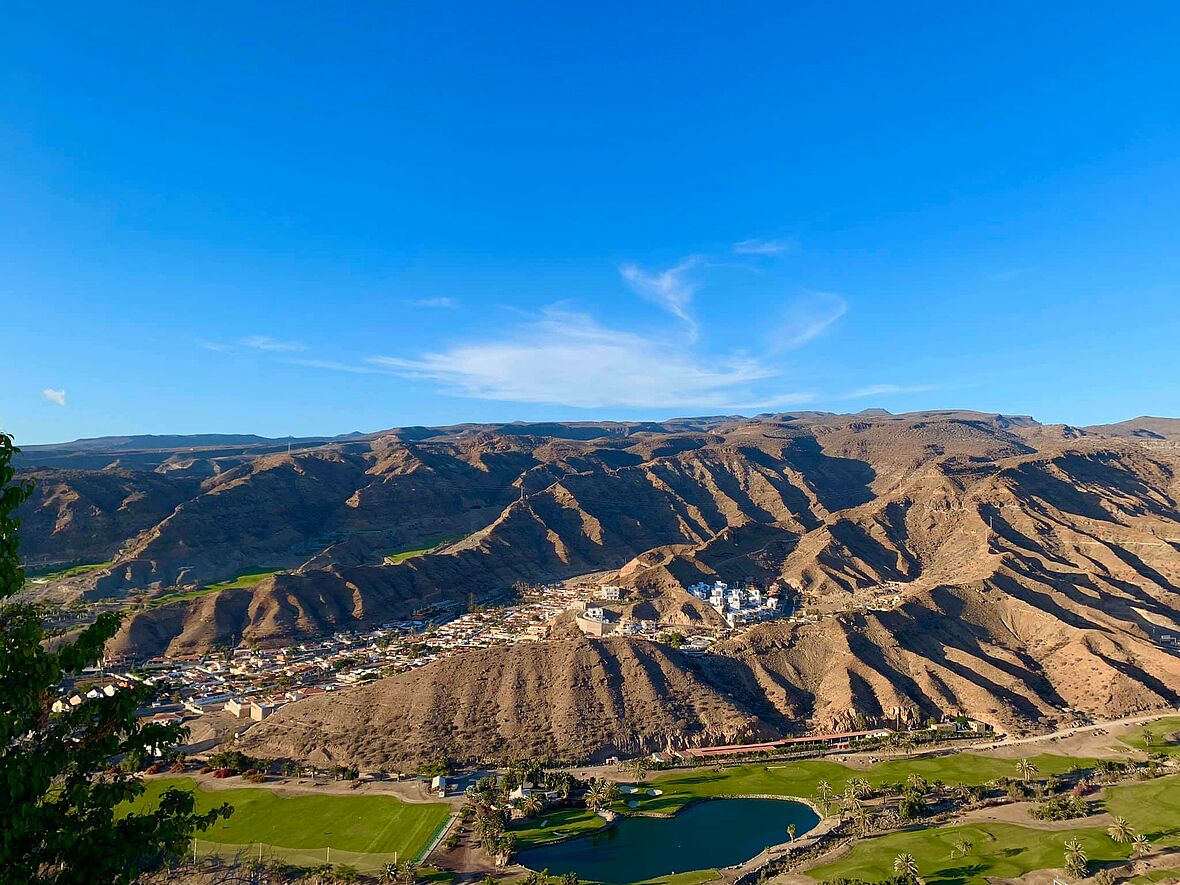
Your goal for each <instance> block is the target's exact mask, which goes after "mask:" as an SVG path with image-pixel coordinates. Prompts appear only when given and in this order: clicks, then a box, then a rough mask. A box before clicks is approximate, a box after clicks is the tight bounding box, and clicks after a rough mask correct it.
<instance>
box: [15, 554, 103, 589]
mask: <svg viewBox="0 0 1180 885" xmlns="http://www.w3.org/2000/svg"><path fill="white" fill-rule="evenodd" d="M110 564H111V560H109V559H108V560H107V561H106V562H90V563H86V564H84V565H72V566H70V567H69V568H64V569H61V570H60V571H53V572H31V571H30V572H25V582H26V583H30V582H32V581H36V582H37V583H39V584H49V583H52V582H53V581H60V580H61V579H63V578H76V577H77V576H78V575H84V574H86V573H87V572H92V571H95V570H96V569H100V568H106V567H107V566H108V565H110Z"/></svg>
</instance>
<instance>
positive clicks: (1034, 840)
mask: <svg viewBox="0 0 1180 885" xmlns="http://www.w3.org/2000/svg"><path fill="white" fill-rule="evenodd" d="M1105 805H1106V810H1108V811H1109V812H1110V813H1111V814H1115V815H1121V816H1122V817H1125V818H1126V819H1127V820H1128V822H1130V824H1131V826H1132V827H1134V829H1135V831H1136V832H1138V833H1144V834H1145V835H1147V836H1148V837H1149V838H1150V839H1151V841H1152V844H1153V845H1154V846H1156V847H1176V846H1180V775H1172V776H1170V777H1166V778H1159V779H1157V780H1154V781H1147V782H1144V783H1137V784H1125V785H1122V786H1118V787H1111V788H1109V789H1108V795H1107V798H1106V802H1105ZM963 838H966V839H969V840H971V842H972V844H973V848H972V850H971V851H969V852H968V853H967V855H966V857H956V858H955V859H954V860H952V859H951V856H950V854H951V850H952V849H953V848H954V843H955V842H956V841H958V840H960V839H963ZM1070 838H1077V839H1078V840H1079V841H1081V843H1082V844H1083V846H1085V849H1086V856H1087V857H1088V858H1089V859H1090V861H1091V862H1092V863H1096V864H1102V863H1106V862H1112V861H1118V860H1123V859H1125V858H1126V857H1127V856H1128V855H1129V854H1130V846H1128V845H1119V844H1117V843H1116V842H1114V840H1112V839H1111V838H1110V836H1108V835H1107V833H1106V830H1105V829H1104V828H1102V827H1086V828H1083V829H1067V830H1056V831H1046V830H1038V829H1033V828H1031V827H1022V826H1018V825H1016V824H990V823H989V824H977V825H965V826H951V827H942V828H937V829H928V830H917V831H913V832H905V833H892V834H889V835H885V836H878V837H876V838H872V839H865V840H864V841H862V842H859V843H857V845H856V846H855V847H854V848H853V849H852V851H851V852H850V853H849V854H848V855H847V856H846V857H844V858H842V859H841V860H838V861H835V862H833V863H829V864H824V865H822V866H819V867H816V868H815V869H813V870H809V871H808V875H809V876H811V877H812V878H815V879H819V880H826V879H835V878H838V877H842V876H847V877H853V878H858V879H882V878H885V877H887V876H890V875H892V874H893V858H895V857H896V856H897V855H898V854H902V853H908V854H912V855H913V856H914V859H915V860H916V861H917V863H918V871H919V874H920V875H921V876H922V877H923V878H924V879H925V880H926V882H927V883H929V885H939V883H942V885H965V883H972V882H983V881H984V879H985V877H987V876H1001V877H1013V876H1020V875H1023V874H1024V873H1027V872H1030V871H1032V870H1040V869H1046V868H1050V867H1060V866H1062V864H1063V863H1064V849H1063V847H1062V846H1063V845H1064V843H1065V840H1066V839H1070Z"/></svg>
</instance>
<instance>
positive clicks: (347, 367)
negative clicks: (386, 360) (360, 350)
mask: <svg viewBox="0 0 1180 885" xmlns="http://www.w3.org/2000/svg"><path fill="white" fill-rule="evenodd" d="M282 362H286V363H290V364H291V365H293V366H307V367H308V368H311V369H331V370H333V371H334V372H351V373H352V374H354V375H388V374H389V372H388V371H386V370H384V369H382V368H380V367H379V366H375V365H366V364H364V363H342V362H340V361H338V360H321V359H289V360H282Z"/></svg>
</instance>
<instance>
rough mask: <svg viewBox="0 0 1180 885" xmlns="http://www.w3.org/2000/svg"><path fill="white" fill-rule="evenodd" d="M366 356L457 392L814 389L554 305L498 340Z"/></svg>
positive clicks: (693, 397)
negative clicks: (415, 353) (782, 383)
mask: <svg viewBox="0 0 1180 885" xmlns="http://www.w3.org/2000/svg"><path fill="white" fill-rule="evenodd" d="M367 363H368V364H369V365H372V366H376V367H379V368H381V369H383V370H385V371H388V372H390V373H392V374H396V375H400V376H402V377H406V378H411V379H416V380H424V381H428V382H432V383H434V384H438V385H440V386H441V387H442V388H443V390H444V391H445V392H447V393H450V394H452V395H455V396H462V397H468V398H472V399H486V400H501V401H507V402H521V403H543V404H550V405H564V406H572V407H577V408H604V407H609V406H613V407H624V408H627V407H630V408H677V409H679V408H706V409H726V410H728V409H760V408H774V407H776V406H780V405H797V404H799V403H802V402H807V401H809V400H810V399H812V398H813V395H812V394H810V393H807V392H778V393H775V394H772V395H768V396H764V397H759V396H757V395H755V394H754V393H752V392H751V390H752V387H753V386H757V384H758V383H759V382H762V383H765V382H767V381H768V380H770V379H772V378H774V377H776V375H777V372H776V371H774V370H773V369H771V368H769V367H768V366H766V365H765V364H763V363H761V362H760V361H758V360H755V359H751V358H749V357H742V356H733V357H729V358H724V359H719V360H712V361H706V360H702V359H699V358H697V357H696V356H694V355H693V354H692V353H689V352H686V351H684V350H683V349H679V348H674V347H671V346H669V345H668V344H667V343H665V342H663V341H661V340H660V339H658V338H655V337H652V336H647V335H643V334H641V333H638V332H631V331H623V330H618V329H610V328H607V327H604V326H602V325H600V324H599V323H598V322H596V321H595V320H594V319H593V318H591V317H589V316H587V315H585V314H580V313H571V312H568V311H565V310H561V309H558V308H550V309H548V310H546V311H544V312H543V313H542V315H541V317H540V319H538V320H537V321H535V322H533V323H530V324H527V325H526V326H524V327H522V328H520V329H518V330H517V331H516V332H515V333H514V334H512V335H510V336H507V337H504V338H502V339H499V340H490V341H482V342H475V343H467V344H458V345H455V346H453V347H450V348H448V349H446V350H442V351H438V352H433V353H426V354H423V355H422V356H420V357H418V358H416V359H405V358H401V357H390V356H379V357H372V358H370V359H369V360H367Z"/></svg>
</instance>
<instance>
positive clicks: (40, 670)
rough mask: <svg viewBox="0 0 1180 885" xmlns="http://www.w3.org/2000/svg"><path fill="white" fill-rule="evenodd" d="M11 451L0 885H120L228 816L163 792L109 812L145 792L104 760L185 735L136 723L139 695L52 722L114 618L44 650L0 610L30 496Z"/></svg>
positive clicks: (33, 622) (13, 587) (12, 611)
mask: <svg viewBox="0 0 1180 885" xmlns="http://www.w3.org/2000/svg"><path fill="white" fill-rule="evenodd" d="M16 451H18V450H17V449H16V448H15V447H14V446H13V444H12V438H11V437H10V436H8V435H7V434H4V433H0V809H3V813H2V814H0V883H4V885H7V883H18V882H19V883H27V882H46V883H51V885H74V883H78V885H82V883H86V885H123V883H128V882H131V881H132V880H133V879H134V878H135V877H136V875H137V874H138V873H139V872H140V871H141V870H142V869H144V867H145V866H149V865H151V864H153V863H158V862H160V861H161V860H165V859H167V858H169V857H170V856H176V855H181V854H183V853H184V852H185V849H186V847H187V845H188V842H189V840H190V838H191V837H192V835H193V833H195V832H197V831H200V830H203V829H205V828H206V827H208V826H209V825H210V824H212V823H213V822H214V821H215V820H217V819H218V818H219V817H225V816H228V814H229V808H228V807H226V806H222V807H221V808H219V809H215V810H213V811H210V812H207V813H204V814H197V813H196V812H195V799H194V796H193V795H192V794H191V793H187V792H183V791H180V790H168V791H167V792H165V793H164V794H163V797H162V798H161V800H160V802H159V805H158V807H157V808H156V809H155V810H153V811H150V812H144V813H137V814H128V813H125V812H126V810H127V809H126V808H124V809H123V810H122V811H120V810H119V806H120V805H121V804H122V803H124V802H126V801H128V800H130V799H134V798H135V797H137V796H139V795H140V794H141V793H143V790H144V787H143V783H142V781H140V780H139V778H138V777H136V776H135V775H134V774H133V773H130V772H127V771H124V770H123V769H122V767H120V766H118V765H115V764H114V762H115V761H116V760H118V759H121V758H130V759H143V758H146V757H147V756H148V755H150V754H151V753H152V752H153V751H154V752H161V751H164V750H167V749H169V748H171V747H174V746H175V745H176V744H177V743H178V742H179V741H180V740H181V739H182V738H183V737H184V735H185V730H184V729H183V728H181V727H180V726H176V725H160V724H146V725H140V724H139V722H138V721H137V719H136V716H135V711H136V709H137V708H138V707H139V706H140V704H141V703H143V702H144V700H146V698H147V696H148V694H149V693H150V692H149V690H148V689H147V688H143V689H139V688H136V689H124V690H121V691H116V692H115V693H114V696H113V697H108V696H106V695H105V694H101V693H100V695H99V696H98V697H97V698H93V699H87V700H85V701H84V702H83V703H81V704H79V705H78V706H76V707H71V708H70V709H69V710H68V711H66V712H64V713H60V714H57V713H53V712H52V710H51V706H52V704H53V702H54V699H55V697H56V690H57V688H58V686H59V685H60V684H61V683H62V680H63V679H65V678H67V677H69V676H73V675H76V674H79V673H81V672H82V670H83V669H85V668H86V667H89V666H91V665H93V664H94V663H96V662H97V661H98V660H99V658H100V657H101V656H102V649H103V646H104V645H105V644H106V641H107V640H108V639H110V638H111V637H112V636H113V635H114V634H115V631H116V630H117V629H118V628H119V621H120V617H119V615H117V614H114V613H108V614H104V615H100V616H99V618H98V620H97V621H95V623H94V624H92V625H91V626H89V627H87V628H86V629H85V630H83V631H82V632H81V634H80V635H79V636H78V637H77V638H76V639H74V640H73V641H72V642H65V643H61V644H59V645H58V646H57V647H56V648H55V649H54V650H52V651H51V650H49V649H48V648H47V647H46V643H45V641H46V639H47V638H48V637H47V635H46V633H45V630H44V628H43V627H42V625H41V619H40V617H39V616H38V614H37V612H36V610H35V609H34V608H33V607H32V606H30V605H26V604H20V603H12V602H8V601H7V600H9V598H10V597H12V596H13V595H14V594H15V593H17V591H19V590H20V589H21V587H22V586H23V584H24V570H23V569H21V567H20V560H19V558H18V556H17V547H18V537H17V530H18V528H19V522H18V520H17V519H16V516H15V512H16V509H17V507H18V506H19V505H20V504H21V502H23V501H24V500H25V499H26V498H28V497H29V495H30V494H31V493H32V488H31V486H29V485H28V484H25V483H17V482H13V476H14V470H13V467H12V456H13V454H14V453H15V452H16Z"/></svg>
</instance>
